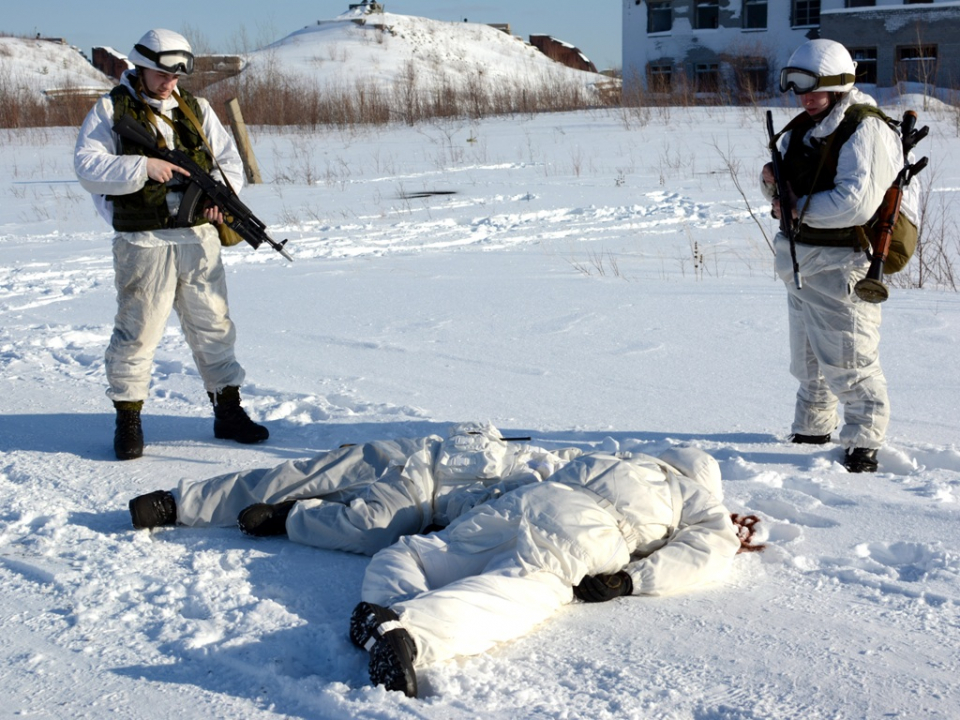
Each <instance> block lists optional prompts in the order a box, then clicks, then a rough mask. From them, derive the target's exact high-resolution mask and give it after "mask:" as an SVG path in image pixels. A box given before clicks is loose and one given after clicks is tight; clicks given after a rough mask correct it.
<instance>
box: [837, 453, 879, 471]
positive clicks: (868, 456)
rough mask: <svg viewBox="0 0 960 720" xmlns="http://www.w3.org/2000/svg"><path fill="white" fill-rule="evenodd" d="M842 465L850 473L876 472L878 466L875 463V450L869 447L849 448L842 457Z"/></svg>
mask: <svg viewBox="0 0 960 720" xmlns="http://www.w3.org/2000/svg"><path fill="white" fill-rule="evenodd" d="M843 466H844V467H845V468H846V469H847V472H852V473H862V472H876V471H877V468H878V467H880V465H879V463H877V451H876V450H875V449H871V448H850V449H849V450H847V454H846V456H845V457H844V458H843Z"/></svg>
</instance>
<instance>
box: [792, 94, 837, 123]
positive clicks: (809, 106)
mask: <svg viewBox="0 0 960 720" xmlns="http://www.w3.org/2000/svg"><path fill="white" fill-rule="evenodd" d="M831 94H832V93H829V92H808V93H804V94H803V95H798V96H797V97H798V98H800V104H801V105H802V106H803V109H804V110H806V111H807V115H810V116H811V117H817V116H818V115H822V114H823V113H824V112H826V111H827V110H829V109H830V99H831V98H830V96H831Z"/></svg>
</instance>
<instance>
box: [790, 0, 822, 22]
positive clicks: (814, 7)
mask: <svg viewBox="0 0 960 720" xmlns="http://www.w3.org/2000/svg"><path fill="white" fill-rule="evenodd" d="M819 24H820V0H793V26H794V27H805V26H807V25H819Z"/></svg>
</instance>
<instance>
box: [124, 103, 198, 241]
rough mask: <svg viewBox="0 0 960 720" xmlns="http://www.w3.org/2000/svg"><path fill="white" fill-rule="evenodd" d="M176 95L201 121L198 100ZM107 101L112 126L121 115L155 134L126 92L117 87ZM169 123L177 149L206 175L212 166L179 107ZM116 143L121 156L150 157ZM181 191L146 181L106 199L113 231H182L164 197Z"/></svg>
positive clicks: (140, 106)
mask: <svg viewBox="0 0 960 720" xmlns="http://www.w3.org/2000/svg"><path fill="white" fill-rule="evenodd" d="M178 92H179V93H180V96H181V97H182V98H183V101H184V102H185V103H186V104H187V106H188V107H189V108H190V109H191V110H193V113H194V115H196V116H197V117H201V110H200V104H199V103H198V102H197V99H196V98H195V97H194V96H193V95H191V94H190V93H189V92H187V91H186V90H178ZM110 97H111V99H112V100H113V119H114V122H116V121H117V120H119V119H120V118H121V117H123V116H124V115H129V116H131V117H132V118H133V119H134V120H136V121H137V122H138V123H140V124H141V125H143V126H144V127H145V128H147V129H148V130H149V131H150V132H151V133H156V129H155V126H154V125H153V123H151V122H150V117H149V113H148V112H147V108H146V106H145V105H144V103H143V101H141V100H140V99H139V98H136V97H134V96H133V95H132V94H131V93H130V90H129V89H127V88H126V87H124V86H122V85H118V86H117V87H115V88H114V89H113V90H112V91H111V92H110ZM157 114H159V113H157ZM172 120H173V129H174V133H173V134H174V145H175V147H176V149H178V150H182V151H183V152H185V153H186V154H187V155H189V156H190V157H191V158H192V159H193V160H194V162H196V163H197V164H198V165H199V166H200V167H202V168H203V169H204V170H206V171H207V172H209V171H210V170H211V168H212V167H213V162H212V161H211V160H210V156H209V155H207V152H206V150H205V149H204V146H203V139H202V138H201V137H200V133H199V132H197V129H196V128H194V127H193V124H192V123H191V122H190V121H189V120H187V119H186V117H185V116H184V114H183V112H182V111H181V110H180V108H179V107H177V108H175V109H174V111H173V117H172ZM161 122H163V121H161ZM119 143H120V154H121V155H145V156H148V157H149V153H148V152H147V151H146V150H144V149H143V148H141V147H140V146H138V145H135V144H134V143H130V142H125V141H124V140H123V138H119ZM184 189H185V187H183V186H179V187H171V186H170V185H167V184H165V183H161V182H157V181H156V180H151V179H149V178H148V179H147V183H146V185H144V186H143V187H142V188H141V189H140V190H138V191H137V192H135V193H130V194H129V195H109V196H107V199H108V200H111V201H112V202H113V227H114V229H115V230H117V231H119V232H146V231H150V230H163V229H167V228H175V227H181V223H178V222H177V219H176V217H175V216H172V215H171V214H170V209H169V208H168V207H167V193H168V192H171V191H172V192H182V191H183V190H184ZM205 222H207V220H206V218H204V217H203V216H202V215H200V214H199V213H198V216H197V218H196V219H194V222H193V223H192V224H193V225H202V224H203V223H205Z"/></svg>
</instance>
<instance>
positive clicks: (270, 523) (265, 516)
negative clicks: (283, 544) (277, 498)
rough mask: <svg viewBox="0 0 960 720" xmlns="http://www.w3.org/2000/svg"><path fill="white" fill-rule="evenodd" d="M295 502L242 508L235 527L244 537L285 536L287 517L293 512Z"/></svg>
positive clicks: (289, 501) (286, 501)
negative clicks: (237, 526)
mask: <svg viewBox="0 0 960 720" xmlns="http://www.w3.org/2000/svg"><path fill="white" fill-rule="evenodd" d="M295 502H296V500H285V501H284V502H281V503H276V504H274V505H271V504H269V503H257V504H256V505H250V506H249V507H246V508H244V509H243V510H242V511H241V512H240V514H239V515H238V516H237V525H239V526H240V531H241V532H243V533H244V534H245V535H253V536H254V537H271V536H273V535H286V534H287V515H289V514H290V511H291V510H293V504H294V503H295Z"/></svg>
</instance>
